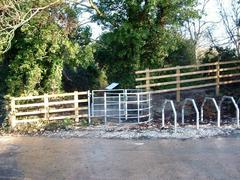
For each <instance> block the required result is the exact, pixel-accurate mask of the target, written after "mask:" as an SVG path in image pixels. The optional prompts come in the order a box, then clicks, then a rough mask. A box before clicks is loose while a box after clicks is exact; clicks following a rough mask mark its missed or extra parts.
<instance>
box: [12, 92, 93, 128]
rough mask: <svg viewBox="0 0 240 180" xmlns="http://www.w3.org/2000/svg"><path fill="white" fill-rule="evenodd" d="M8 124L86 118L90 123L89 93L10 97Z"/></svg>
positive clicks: (13, 125)
mask: <svg viewBox="0 0 240 180" xmlns="http://www.w3.org/2000/svg"><path fill="white" fill-rule="evenodd" d="M10 106H11V112H10V118H9V120H10V124H11V127H15V126H16V125H17V124H19V123H32V122H37V121H40V120H48V121H51V120H63V119H74V120H75V121H76V122H78V121H79V118H88V119H89V121H90V109H89V107H90V91H86V92H77V91H75V92H73V93H64V94H51V95H49V94H44V95H40V96H28V97H12V98H11V104H10Z"/></svg>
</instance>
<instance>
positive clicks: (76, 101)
mask: <svg viewBox="0 0 240 180" xmlns="http://www.w3.org/2000/svg"><path fill="white" fill-rule="evenodd" d="M74 109H75V122H79V118H78V115H79V113H78V92H77V91H74Z"/></svg>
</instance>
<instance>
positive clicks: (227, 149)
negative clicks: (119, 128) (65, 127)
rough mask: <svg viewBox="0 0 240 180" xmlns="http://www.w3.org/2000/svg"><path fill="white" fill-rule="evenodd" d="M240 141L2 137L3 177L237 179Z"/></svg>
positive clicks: (0, 175) (0, 166)
mask: <svg viewBox="0 0 240 180" xmlns="http://www.w3.org/2000/svg"><path fill="white" fill-rule="evenodd" d="M239 142H240V137H227V138H220V137H219V138H209V139H189V140H176V139H169V140H167V139H165V140H164V139H162V140H116V139H86V138H72V139H60V138H45V137H0V179H34V180H37V179H58V180H60V179H109V180H110V179H111V180H112V179H113V180H114V179H138V180H139V179H204V180H205V179H239V177H240V143H239Z"/></svg>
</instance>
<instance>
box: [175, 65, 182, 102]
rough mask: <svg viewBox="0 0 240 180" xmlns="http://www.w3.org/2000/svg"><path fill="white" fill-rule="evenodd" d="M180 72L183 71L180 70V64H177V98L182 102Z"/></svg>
mask: <svg viewBox="0 0 240 180" xmlns="http://www.w3.org/2000/svg"><path fill="white" fill-rule="evenodd" d="M180 74H181V72H180V68H179V66H177V69H176V89H177V90H176V100H177V102H180V100H181V92H180V91H181V85H180V83H181V82H180Z"/></svg>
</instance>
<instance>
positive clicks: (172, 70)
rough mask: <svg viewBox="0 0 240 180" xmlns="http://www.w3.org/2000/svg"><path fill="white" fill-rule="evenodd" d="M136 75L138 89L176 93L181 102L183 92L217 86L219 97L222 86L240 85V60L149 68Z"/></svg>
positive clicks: (137, 72)
mask: <svg viewBox="0 0 240 180" xmlns="http://www.w3.org/2000/svg"><path fill="white" fill-rule="evenodd" d="M135 73H136V75H137V78H136V82H137V84H138V85H137V86H136V88H145V89H146V90H147V91H152V92H153V93H164V92H176V99H177V101H178V102H179V101H180V98H181V97H180V95H181V93H180V92H181V91H182V90H190V89H196V88H203V87H210V86H215V87H216V88H215V89H216V95H217V96H218V95H219V91H220V85H224V84H232V83H239V82H240V80H239V77H240V60H236V61H220V62H214V63H205V64H198V65H188V66H177V67H168V68H161V69H149V68H147V69H145V70H141V71H136V72H135Z"/></svg>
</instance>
